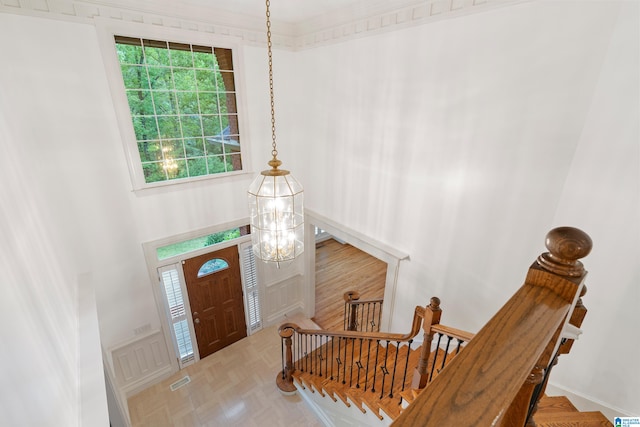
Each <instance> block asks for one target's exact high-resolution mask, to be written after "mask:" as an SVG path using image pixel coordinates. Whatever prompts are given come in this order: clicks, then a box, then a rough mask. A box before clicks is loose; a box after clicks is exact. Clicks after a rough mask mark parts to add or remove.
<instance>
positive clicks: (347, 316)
mask: <svg viewBox="0 0 640 427" xmlns="http://www.w3.org/2000/svg"><path fill="white" fill-rule="evenodd" d="M343 298H344V316H343V319H344V330H345V331H361V332H379V331H380V320H381V319H382V301H383V300H382V298H377V299H367V300H361V299H360V293H359V292H358V291H347V292H345V293H344V295H343Z"/></svg>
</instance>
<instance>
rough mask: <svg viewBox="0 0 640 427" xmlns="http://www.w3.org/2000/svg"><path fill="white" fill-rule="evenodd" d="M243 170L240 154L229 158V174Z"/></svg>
mask: <svg viewBox="0 0 640 427" xmlns="http://www.w3.org/2000/svg"><path fill="white" fill-rule="evenodd" d="M238 170H242V159H241V157H240V154H232V155H228V156H227V172H231V171H238Z"/></svg>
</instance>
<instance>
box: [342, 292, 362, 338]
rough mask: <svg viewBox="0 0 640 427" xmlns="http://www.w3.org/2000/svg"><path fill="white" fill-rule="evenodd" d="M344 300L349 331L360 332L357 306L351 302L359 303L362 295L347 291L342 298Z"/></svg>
mask: <svg viewBox="0 0 640 427" xmlns="http://www.w3.org/2000/svg"><path fill="white" fill-rule="evenodd" d="M342 297H343V298H344V305H345V315H346V323H347V325H346V326H347V327H346V329H347V331H357V330H358V310H357V309H356V306H355V305H353V304H351V301H357V300H359V299H360V293H359V292H358V291H347V292H345V293H344V295H343V296H342Z"/></svg>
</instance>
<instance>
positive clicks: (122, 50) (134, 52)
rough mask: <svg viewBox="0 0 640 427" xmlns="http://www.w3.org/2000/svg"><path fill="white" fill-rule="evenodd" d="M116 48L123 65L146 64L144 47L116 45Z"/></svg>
mask: <svg viewBox="0 0 640 427" xmlns="http://www.w3.org/2000/svg"><path fill="white" fill-rule="evenodd" d="M116 48H117V49H116V50H117V52H118V59H119V60H120V63H121V64H142V63H143V62H144V55H143V54H142V46H132V45H126V44H116Z"/></svg>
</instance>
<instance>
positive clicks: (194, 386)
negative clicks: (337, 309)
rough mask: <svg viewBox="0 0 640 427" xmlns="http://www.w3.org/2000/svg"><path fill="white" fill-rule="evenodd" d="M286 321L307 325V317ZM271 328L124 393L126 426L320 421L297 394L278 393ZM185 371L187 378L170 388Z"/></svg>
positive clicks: (276, 343)
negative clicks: (134, 392) (126, 395)
mask: <svg viewBox="0 0 640 427" xmlns="http://www.w3.org/2000/svg"><path fill="white" fill-rule="evenodd" d="M287 321H292V322H296V323H298V324H299V325H300V326H301V327H303V328H310V327H312V326H311V325H312V324H309V323H306V322H310V321H308V320H307V319H302V318H293V319H288V320H287ZM277 329H278V327H277V326H271V327H269V328H266V329H264V330H262V331H260V332H257V333H255V334H254V335H251V336H249V337H247V338H245V339H243V340H241V341H238V342H236V343H234V344H232V345H230V346H229V347H226V348H224V349H222V350H220V351H218V352H216V353H214V354H212V355H211V356H209V357H206V358H204V359H202V360H201V361H199V362H197V363H195V364H193V365H191V366H188V367H187V368H185V369H183V370H181V371H179V372H176V373H175V374H174V375H172V376H171V377H170V378H167V379H166V380H164V381H162V382H161V383H158V384H156V385H154V386H152V387H150V388H148V389H146V390H144V391H142V392H141V393H139V394H137V395H135V396H132V397H131V398H129V413H130V416H131V424H132V426H133V427H143V426H144V427H163V426H172V427H174V426H184V427H196V426H236V427H245V426H269V427H271V426H283V427H284V426H305V427H320V426H322V424H321V423H320V421H319V420H318V419H317V417H316V416H315V415H314V414H313V412H312V411H311V410H310V409H309V408H308V407H307V405H306V403H305V402H304V401H303V400H302V398H300V396H298V395H293V396H285V395H282V394H281V393H280V392H279V391H278V389H277V387H276V381H275V380H276V375H277V373H278V372H279V371H280V369H281V349H280V339H279V337H278V332H277ZM185 375H189V377H190V378H191V382H190V383H188V384H186V385H184V386H182V387H180V388H178V389H177V390H175V391H171V389H170V385H171V384H172V383H174V382H176V381H178V380H180V379H181V378H183V377H184V376H185Z"/></svg>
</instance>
